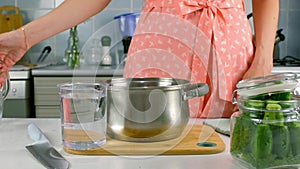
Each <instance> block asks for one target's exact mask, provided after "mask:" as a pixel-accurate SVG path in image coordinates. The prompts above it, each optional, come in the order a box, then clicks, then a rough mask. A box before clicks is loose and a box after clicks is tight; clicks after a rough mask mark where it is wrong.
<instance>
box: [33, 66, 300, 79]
mask: <svg viewBox="0 0 300 169" xmlns="http://www.w3.org/2000/svg"><path fill="white" fill-rule="evenodd" d="M123 68H124V66H123V65H121V66H99V67H98V66H91V65H82V66H80V68H76V69H70V68H67V67H66V65H50V66H47V67H41V68H36V69H32V76H110V77H113V76H122V75H123ZM272 72H273V73H282V72H295V73H300V67H289V66H274V67H273V71H272Z"/></svg>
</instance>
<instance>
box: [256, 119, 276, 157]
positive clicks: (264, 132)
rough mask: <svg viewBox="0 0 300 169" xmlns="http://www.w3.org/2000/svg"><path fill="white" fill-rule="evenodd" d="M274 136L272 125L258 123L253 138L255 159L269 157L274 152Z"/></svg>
mask: <svg viewBox="0 0 300 169" xmlns="http://www.w3.org/2000/svg"><path fill="white" fill-rule="evenodd" d="M272 145H273V136H272V131H271V129H270V126H269V125H267V124H257V128H256V131H255V133H254V135H253V138H252V147H251V150H252V155H253V157H254V158H255V159H263V158H267V157H268V156H269V155H271V154H272Z"/></svg>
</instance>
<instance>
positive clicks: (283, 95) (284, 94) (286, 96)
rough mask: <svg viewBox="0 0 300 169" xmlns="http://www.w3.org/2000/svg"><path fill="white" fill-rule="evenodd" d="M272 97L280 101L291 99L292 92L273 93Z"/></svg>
mask: <svg viewBox="0 0 300 169" xmlns="http://www.w3.org/2000/svg"><path fill="white" fill-rule="evenodd" d="M270 99H271V100H278V101H284V100H291V92H278V93H272V94H271V96H270Z"/></svg>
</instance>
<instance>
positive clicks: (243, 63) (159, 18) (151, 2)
mask: <svg viewBox="0 0 300 169" xmlns="http://www.w3.org/2000/svg"><path fill="white" fill-rule="evenodd" d="M252 2H253V3H252V4H253V18H254V28H255V42H254V43H255V50H254V48H253V44H252V35H251V30H250V27H249V24H248V22H247V18H246V14H245V11H244V5H243V0H145V6H144V8H143V13H142V15H141V17H140V21H139V26H138V27H137V29H136V33H135V36H134V38H133V40H132V43H131V45H130V51H129V55H128V58H127V60H126V66H125V73H124V76H126V77H153V76H155V77H172V78H184V79H189V80H191V81H192V82H206V83H208V84H209V86H210V93H209V94H208V95H206V96H205V97H201V98H200V99H201V100H197V99H193V100H191V104H190V108H191V111H192V114H191V116H193V117H220V116H229V115H230V114H231V113H232V111H233V106H232V105H231V103H230V102H231V93H232V91H233V90H234V88H235V84H236V83H237V82H238V81H239V80H241V79H247V78H252V77H257V76H263V75H268V74H270V73H271V70H272V66H273V64H272V62H273V58H272V56H273V54H272V52H273V46H274V38H275V33H276V29H277V22H278V12H279V2H278V0H252ZM108 3H109V0H101V1H100V0H89V2H88V3H86V2H84V1H81V0H65V1H64V2H63V3H62V4H61V5H60V6H59V7H58V8H56V9H54V10H53V11H52V12H50V13H49V14H47V15H45V16H43V17H41V18H39V19H36V20H34V21H32V22H30V23H28V24H26V25H25V26H23V27H22V28H21V29H18V30H15V31H12V32H8V33H4V34H2V35H0V61H1V62H2V64H0V69H1V79H0V80H1V81H0V82H3V81H4V80H5V78H6V77H7V72H8V70H9V68H10V67H11V66H13V65H14V64H15V63H16V62H17V61H18V60H19V59H21V57H22V56H23V55H24V53H25V52H26V51H27V50H28V49H29V48H30V47H32V46H33V45H35V44H37V43H38V42H40V41H42V40H44V39H46V38H49V37H50V36H53V35H55V34H57V33H59V32H61V31H64V30H66V29H68V28H70V27H72V26H74V25H77V24H79V23H81V22H82V21H84V20H86V19H87V18H89V17H91V16H93V15H94V14H96V13H98V12H100V11H101V10H103V9H104V8H105V6H107V4H108ZM74 9H76V10H74ZM66 14H68V15H66ZM57 18H59V20H57ZM199 103H200V105H199ZM213 108H216V109H213Z"/></svg>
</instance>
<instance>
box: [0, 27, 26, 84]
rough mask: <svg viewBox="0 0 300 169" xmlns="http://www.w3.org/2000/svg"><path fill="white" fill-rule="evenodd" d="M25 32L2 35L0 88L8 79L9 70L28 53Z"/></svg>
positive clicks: (0, 40)
mask: <svg viewBox="0 0 300 169" xmlns="http://www.w3.org/2000/svg"><path fill="white" fill-rule="evenodd" d="M26 43H27V42H26V38H25V34H24V32H23V30H21V29H17V30H14V31H11V32H6V33H3V34H0V86H1V87H2V84H3V83H4V82H5V80H6V79H7V78H8V71H9V69H10V68H11V67H12V66H13V65H14V64H16V63H17V62H18V61H19V60H20V59H21V58H22V57H23V55H24V54H25V53H26V51H27V44H26Z"/></svg>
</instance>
